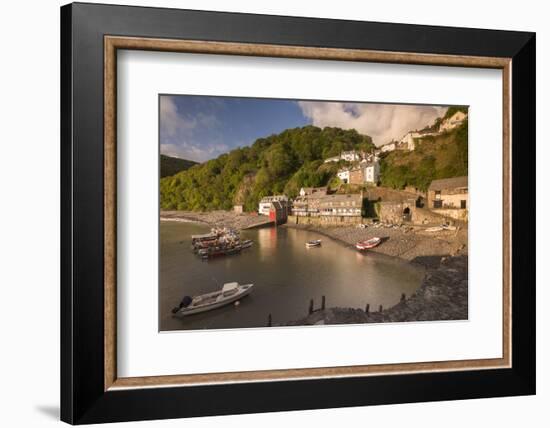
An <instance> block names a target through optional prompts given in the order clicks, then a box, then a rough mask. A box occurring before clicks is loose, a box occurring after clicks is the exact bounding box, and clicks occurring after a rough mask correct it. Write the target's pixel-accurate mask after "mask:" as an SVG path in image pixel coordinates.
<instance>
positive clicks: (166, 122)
mask: <svg viewBox="0 0 550 428" xmlns="http://www.w3.org/2000/svg"><path fill="white" fill-rule="evenodd" d="M160 123H161V126H162V132H164V133H165V134H166V135H167V136H170V137H172V136H175V135H176V134H178V132H180V131H187V130H190V129H193V128H194V127H195V126H196V125H197V121H196V120H195V119H186V118H184V117H182V116H181V115H179V114H178V107H177V106H176V103H175V101H174V99H173V98H172V97H168V96H162V97H160Z"/></svg>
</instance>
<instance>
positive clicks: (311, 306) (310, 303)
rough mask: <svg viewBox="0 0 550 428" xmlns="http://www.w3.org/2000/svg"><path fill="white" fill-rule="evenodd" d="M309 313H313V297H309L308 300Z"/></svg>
mask: <svg viewBox="0 0 550 428" xmlns="http://www.w3.org/2000/svg"><path fill="white" fill-rule="evenodd" d="M309 313H310V314H312V313H313V299H311V300H310V301H309Z"/></svg>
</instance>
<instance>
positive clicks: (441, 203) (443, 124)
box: [234, 110, 468, 226]
mask: <svg viewBox="0 0 550 428" xmlns="http://www.w3.org/2000/svg"><path fill="white" fill-rule="evenodd" d="M467 117H468V116H467V113H466V112H463V111H460V110H458V111H456V112H454V113H453V114H452V115H450V116H449V117H447V118H445V119H442V120H437V121H436V123H435V124H434V125H433V126H431V127H428V128H426V129H424V130H420V131H409V132H407V133H406V134H405V135H404V136H403V137H402V138H401V139H400V140H399V141H393V142H390V143H388V144H384V145H382V146H380V147H378V148H376V149H373V150H372V151H370V152H365V151H358V150H348V151H342V152H341V153H340V154H339V155H337V156H331V157H329V158H326V159H324V160H323V162H324V163H325V164H338V165H339V168H338V170H337V172H336V176H337V178H338V181H337V182H336V186H334V187H330V186H322V187H302V188H300V192H299V194H298V195H297V196H296V197H294V198H290V197H289V196H287V195H285V194H280V195H269V196H265V197H263V198H262V199H261V200H260V202H259V204H258V214H260V215H265V216H269V218H270V220H271V221H274V222H276V223H278V224H280V223H285V222H287V221H289V222H291V223H293V224H311V225H320V226H323V225H325V226H326V225H328V226H337V225H349V224H362V223H364V221H365V220H364V219H365V218H375V219H377V220H379V221H381V222H383V223H390V224H401V223H403V222H408V223H413V224H432V223H433V224H435V223H442V222H448V221H454V220H459V221H467V220H468V178H467V176H459V177H449V178H444V179H435V180H432V181H431V182H430V184H429V186H428V188H427V189H425V190H421V189H418V188H416V187H413V186H407V187H405V188H404V189H389V188H385V187H383V186H380V183H381V178H382V177H381V161H382V159H383V158H384V157H386V156H387V155H388V154H389V153H391V152H394V151H402V152H405V153H406V152H414V151H415V149H417V147H418V146H419V143H421V142H422V140H423V139H425V138H426V137H431V138H434V137H438V136H441V135H443V134H445V133H448V132H450V131H452V130H455V129H456V128H458V127H460V126H462V125H463V124H464V122H465V121H466V120H467ZM234 209H235V210H236V211H237V212H242V210H243V208H242V206H240V205H235V207H234Z"/></svg>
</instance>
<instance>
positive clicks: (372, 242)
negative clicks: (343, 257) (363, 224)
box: [355, 236, 382, 251]
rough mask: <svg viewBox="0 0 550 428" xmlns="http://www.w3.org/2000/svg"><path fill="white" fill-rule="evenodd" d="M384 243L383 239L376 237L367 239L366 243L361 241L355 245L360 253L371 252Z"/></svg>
mask: <svg viewBox="0 0 550 428" xmlns="http://www.w3.org/2000/svg"><path fill="white" fill-rule="evenodd" d="M381 242H382V238H379V237H378V236H375V237H374V238H370V239H367V240H366V241H359V242H357V243H356V244H355V248H357V249H358V250H360V251H363V250H369V249H371V248H374V247H376V246H378V245H379V244H380V243H381Z"/></svg>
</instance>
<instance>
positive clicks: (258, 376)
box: [104, 36, 512, 391]
mask: <svg viewBox="0 0 550 428" xmlns="http://www.w3.org/2000/svg"><path fill="white" fill-rule="evenodd" d="M118 49H131V50H150V51H169V52H181V53H201V54H214V55H215V54H218V55H244V56H263V57H279V58H299V59H324V60H337V61H360V62H382V63H399V64H419V65H443V66H460V67H477V68H494V69H501V70H502V73H503V75H502V81H503V88H502V90H503V135H502V138H503V325H502V334H503V342H502V343H503V349H502V358H494V359H476V360H460V361H436V362H423V363H404V364H379V365H360V366H345V367H323V368H306V369H284V370H262V371H246V372H229V373H205V374H190V375H170V376H148V377H130V378H119V377H117V374H116V373H117V368H116V177H117V171H116V61H117V58H116V52H117V50H118ZM511 65H512V60H511V58H496V57H477V56H459V55H436V54H418V53H405V52H382V51H368V50H358V49H334V48H317V47H299V46H280V45H265V44H247V43H229V42H211V41H195V40H168V39H154V38H137V37H118V36H105V37H104V206H105V208H104V210H105V211H104V214H105V219H104V227H105V236H104V241H105V247H104V266H105V268H104V269H105V271H104V280H105V283H104V296H105V297H104V328H105V336H104V355H105V357H104V389H105V391H107V390H111V389H122V388H143V387H162V386H174V385H180V386H192V385H198V384H218V383H236V382H258V381H272V380H296V379H308V378H330V377H354V376H369V375H382V374H387V375H391V374H404V373H421V372H441V371H457V370H471V369H478V370H479V369H496V368H509V367H511V361H512V355H511V340H512V318H511V317H512V315H511V295H512V290H511V275H512V266H511V237H512V235H511V218H512V217H511V210H512V205H511V192H512V187H511V186H512V170H511V129H510V128H511V78H512V75H511V69H512V67H511Z"/></svg>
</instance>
